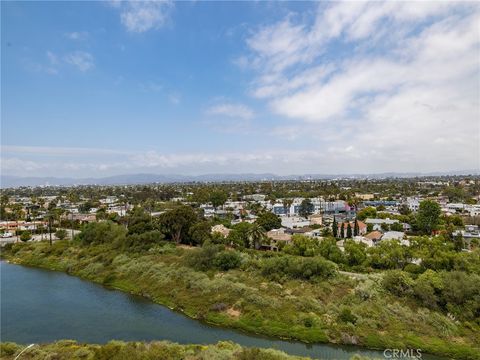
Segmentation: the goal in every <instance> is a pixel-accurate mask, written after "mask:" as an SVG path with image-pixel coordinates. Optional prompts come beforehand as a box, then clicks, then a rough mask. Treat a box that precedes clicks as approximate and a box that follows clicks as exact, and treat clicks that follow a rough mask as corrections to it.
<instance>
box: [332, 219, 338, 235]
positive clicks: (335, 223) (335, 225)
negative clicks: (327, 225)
mask: <svg viewBox="0 0 480 360" xmlns="http://www.w3.org/2000/svg"><path fill="white" fill-rule="evenodd" d="M332 233H333V237H334V238H336V237H337V235H338V223H337V220H336V219H335V216H334V217H333V223H332Z"/></svg>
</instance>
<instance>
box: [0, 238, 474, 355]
mask: <svg viewBox="0 0 480 360" xmlns="http://www.w3.org/2000/svg"><path fill="white" fill-rule="evenodd" d="M198 251H200V250H199V249H187V248H176V247H174V246H173V245H171V244H167V245H165V246H155V247H153V248H152V249H150V250H149V251H148V252H139V253H134V252H121V251H119V250H115V249H113V248H112V247H111V246H110V245H106V244H102V245H90V246H80V245H77V244H74V243H71V242H66V241H59V242H57V243H55V244H54V245H53V246H49V245H48V243H27V244H17V245H14V246H13V247H11V248H7V249H5V250H4V251H3V253H2V256H3V257H4V258H5V259H7V260H9V261H11V262H15V263H19V264H23V265H30V266H37V267H42V268H48V269H53V270H59V271H64V272H67V273H70V274H73V275H76V276H79V277H82V278H85V279H88V280H91V281H95V282H97V283H102V284H105V285H107V286H110V287H114V288H117V289H121V290H124V291H127V292H131V293H134V294H138V295H142V296H145V297H147V298H149V299H151V300H153V301H155V302H157V303H160V304H163V305H166V306H168V307H170V308H172V309H175V310H178V311H182V312H184V313H185V314H186V315H188V316H190V317H192V318H196V319H199V320H202V321H205V322H209V323H213V324H216V325H221V326H228V327H233V328H238V329H241V330H244V331H248V332H252V333H259V334H264V335H269V336H274V337H280V338H291V339H297V340H301V341H304V342H331V343H343V344H356V345H361V346H365V347H369V348H378V349H380V348H402V349H406V348H414V349H417V348H420V349H422V351H423V352H428V353H433V354H438V355H445V356H449V357H454V358H458V359H480V347H479V345H478V344H480V329H479V328H478V325H476V324H474V323H466V322H459V321H457V320H452V319H451V318H449V317H447V316H445V315H444V314H442V313H440V312H437V311H432V310H428V309H426V308H422V307H418V305H417V304H415V303H413V302H411V301H410V300H408V298H400V297H396V296H394V295H392V294H391V293H390V292H388V291H385V290H384V289H383V288H382V286H381V285H380V283H381V278H382V275H381V274H375V275H368V277H366V279H352V278H349V277H346V276H342V275H337V276H334V277H332V278H329V279H328V280H319V279H311V280H309V281H305V280H295V279H291V278H282V279H279V280H277V281H272V280H271V277H266V276H265V275H264V274H263V273H262V272H261V271H260V270H257V269H256V263H257V262H258V260H259V259H258V257H261V256H264V255H263V254H261V253H258V254H256V253H251V254H247V253H243V254H242V256H243V257H244V259H242V263H243V265H242V266H241V267H240V268H238V269H234V270H229V271H219V270H207V271H198V270H195V269H194V268H192V267H191V266H190V262H189V259H190V258H191V256H192V253H195V252H198Z"/></svg>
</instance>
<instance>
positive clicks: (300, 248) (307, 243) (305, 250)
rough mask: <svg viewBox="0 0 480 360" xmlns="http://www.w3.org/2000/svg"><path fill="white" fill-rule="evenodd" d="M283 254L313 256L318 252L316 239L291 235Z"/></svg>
mask: <svg viewBox="0 0 480 360" xmlns="http://www.w3.org/2000/svg"><path fill="white" fill-rule="evenodd" d="M283 252H285V253H287V254H291V255H299V256H315V255H316V254H318V252H319V244H318V240H317V239H313V238H311V237H308V236H305V235H293V237H292V242H291V243H290V244H288V245H285V247H284V248H283Z"/></svg>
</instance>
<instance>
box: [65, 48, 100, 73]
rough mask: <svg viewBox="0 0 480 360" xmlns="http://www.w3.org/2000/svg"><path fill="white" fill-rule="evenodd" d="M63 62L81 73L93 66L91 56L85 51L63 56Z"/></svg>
mask: <svg viewBox="0 0 480 360" xmlns="http://www.w3.org/2000/svg"><path fill="white" fill-rule="evenodd" d="M64 60H65V62H66V63H68V64H70V65H73V66H75V67H76V68H77V69H78V70H80V71H83V72H85V71H88V70H90V69H92V68H93V67H94V66H95V64H94V62H93V56H92V54H90V53H88V52H86V51H74V52H71V53H69V54H67V55H66V56H65V58H64Z"/></svg>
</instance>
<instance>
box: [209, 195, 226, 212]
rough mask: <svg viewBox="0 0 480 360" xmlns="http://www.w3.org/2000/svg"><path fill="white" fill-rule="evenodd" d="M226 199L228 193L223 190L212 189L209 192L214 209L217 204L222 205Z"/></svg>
mask: <svg viewBox="0 0 480 360" xmlns="http://www.w3.org/2000/svg"><path fill="white" fill-rule="evenodd" d="M227 199H228V195H227V193H226V192H225V191H223V190H214V191H212V193H211V194H210V202H211V203H212V205H213V207H214V208H215V209H216V208H217V207H219V206H223V204H225V202H226V201H227Z"/></svg>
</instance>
